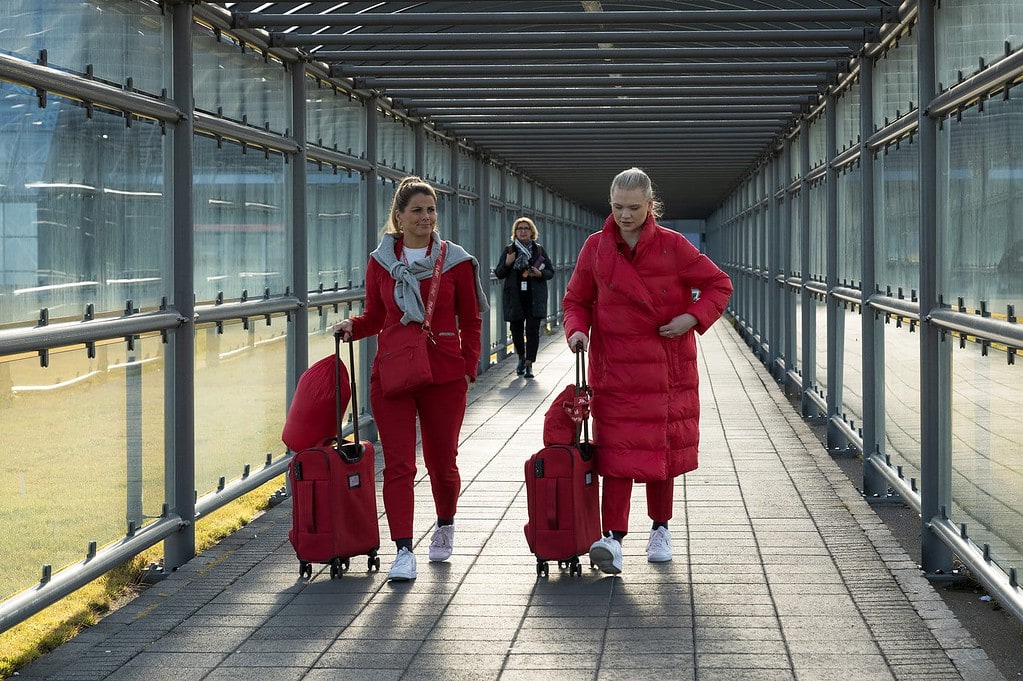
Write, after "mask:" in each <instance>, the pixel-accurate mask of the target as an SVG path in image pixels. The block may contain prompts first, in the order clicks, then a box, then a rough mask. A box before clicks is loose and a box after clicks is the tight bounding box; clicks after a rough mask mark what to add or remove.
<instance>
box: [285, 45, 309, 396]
mask: <svg viewBox="0 0 1023 681" xmlns="http://www.w3.org/2000/svg"><path fill="white" fill-rule="evenodd" d="M289 73H290V74H291V130H292V139H294V140H295V143H296V144H297V145H298V151H296V152H295V155H294V157H293V162H292V164H291V230H290V232H291V243H290V244H289V247H290V248H291V285H292V287H293V289H294V295H295V297H296V298H298V301H299V305H300V307H299V309H298V310H297V311H296V312H295V314H294V316H293V323H292V324H289V325H288V337H287V353H286V354H287V362H288V366H287V379H286V382H285V384H284V386H285V387H284V389H285V391H286V393H287V395H286V398H287V400H286V401H287V405H288V406H290V405H291V398H292V396H293V395H294V394H295V387H296V386H297V385H298V378H299V376H301V375H302V372H303V371H305V370H306V368H307V367H308V366H309V314H308V312H309V239H308V225H307V218H306V212H307V204H306V187H307V184H308V178H307V177H306V173H307V171H308V169H307V167H306V136H307V135H306V120H305V119H306V91H305V85H306V77H305V63H304V62H301V61H300V62H296V63H294V64H291V68H290V70H289Z"/></svg>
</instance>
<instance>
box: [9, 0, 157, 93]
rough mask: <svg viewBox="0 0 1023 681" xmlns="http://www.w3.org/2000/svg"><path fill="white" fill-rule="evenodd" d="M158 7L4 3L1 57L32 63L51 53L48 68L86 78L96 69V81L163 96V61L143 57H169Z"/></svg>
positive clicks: (114, 1)
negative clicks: (89, 71) (43, 54)
mask: <svg viewBox="0 0 1023 681" xmlns="http://www.w3.org/2000/svg"><path fill="white" fill-rule="evenodd" d="M169 25H170V24H169V22H168V21H166V20H165V19H164V18H163V17H161V9H160V7H157V6H156V5H155V4H154V3H143V2H139V1H138V0H104V2H102V3H99V2H67V0H3V2H0V26H2V27H3V33H2V36H3V38H2V39H0V45H2V46H0V52H5V53H7V54H13V55H16V56H19V57H22V58H24V59H26V60H28V61H31V62H33V63H35V62H36V60H38V59H39V53H40V51H41V50H46V62H47V64H48V65H49V66H52V67H55V68H59V69H63V70H66V71H71V72H77V73H81V74H84V73H85V72H86V65H90V66H92V72H93V75H94V77H95V78H96V79H98V80H103V81H106V82H109V83H115V84H117V85H125V84H127V82H128V79H129V78H130V79H131V85H132V87H133V88H135V89H136V90H141V91H143V92H148V93H150V94H155V95H159V94H160V92H161V91H162V90H163V88H164V87H166V86H167V78H166V77H165V74H164V63H163V60H161V59H152V58H147V59H139V58H138V55H142V54H144V55H167V54H170V47H169V45H170V39H169V37H168V35H167V33H166V27H168V26H169Z"/></svg>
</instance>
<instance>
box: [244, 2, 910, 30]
mask: <svg viewBox="0 0 1023 681" xmlns="http://www.w3.org/2000/svg"><path fill="white" fill-rule="evenodd" d="M886 9H887V8H867V7H862V8H861V7H855V8H848V9H788V10H786V9H759V10H757V9H753V10H663V11H648V12H644V11H623V12H415V11H409V12H387V13H384V12H378V13H370V12H361V13H353V12H331V13H328V14H312V13H301V14H300V13H298V12H296V13H294V14H269V13H263V12H236V13H234V15H233V27H234V28H265V27H267V26H337V27H355V26H409V27H413V28H417V27H421V26H514V25H526V26H551V25H558V24H562V25H570V26H577V25H587V26H590V25H599V24H615V25H635V24H751V23H763V22H781V23H794V24H803V23H883V22H885V21H888V20H890V19H891V16H892V15H891V13H889V12H886ZM896 16H897V15H896Z"/></svg>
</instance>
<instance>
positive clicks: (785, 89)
mask: <svg viewBox="0 0 1023 681" xmlns="http://www.w3.org/2000/svg"><path fill="white" fill-rule="evenodd" d="M394 92H395V93H399V92H400V94H393V96H394V97H399V96H400V97H401V98H402V99H403V100H405V99H412V100H414V99H420V98H421V99H423V100H431V99H438V98H442V99H451V100H455V99H457V98H459V97H466V98H501V97H509V98H520V99H534V98H537V99H539V98H544V97H643V96H648V95H660V96H664V97H672V96H673V97H691V98H701V97H727V98H729V101H736V100H735V98H737V97H741V98H742V101H744V102H745V101H747V100H748V99H753V98H757V97H761V98H765V99H766V98H778V99H784V100H786V101H788V100H789V99H790V98H791V99H792V101H795V100H796V99H797V98H800V97H802V98H805V99H806V100H807V101H812V102H815V101H817V92H818V89H817V86H816V85H812V84H810V85H778V86H777V87H771V88H764V87H760V86H756V85H752V86H751V85H734V86H728V85H724V86H715V87H704V86H695V87H693V86H688V85H661V86H637V87H629V86H628V85H626V82H625V81H623V84H622V85H613V86H612V87H607V83H606V82H605V83H604V84H603V85H601V86H600V87H547V86H544V85H537V86H535V87H505V88H495V87H491V88H472V89H471V90H463V89H460V88H444V87H409V88H400V89H395V90H394Z"/></svg>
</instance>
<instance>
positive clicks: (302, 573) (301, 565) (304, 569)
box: [298, 560, 313, 579]
mask: <svg viewBox="0 0 1023 681" xmlns="http://www.w3.org/2000/svg"><path fill="white" fill-rule="evenodd" d="M298 576H299V577H305V578H306V579H312V577H313V564H312V563H307V562H305V561H304V560H301V561H299V562H298Z"/></svg>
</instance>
